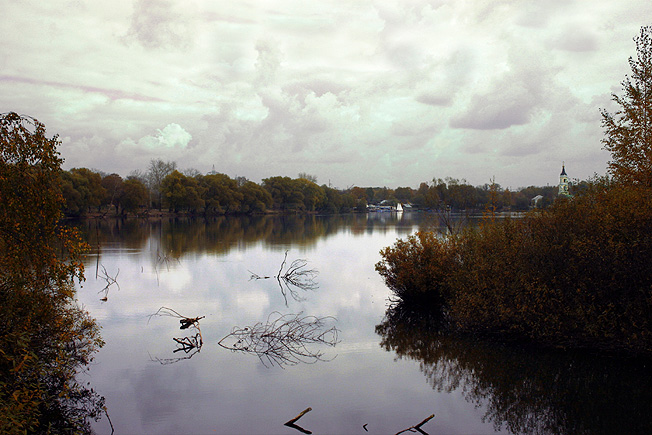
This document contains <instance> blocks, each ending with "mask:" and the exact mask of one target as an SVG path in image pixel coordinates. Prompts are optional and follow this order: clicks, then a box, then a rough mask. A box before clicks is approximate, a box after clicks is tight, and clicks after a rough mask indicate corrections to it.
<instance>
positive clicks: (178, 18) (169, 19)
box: [127, 0, 191, 49]
mask: <svg viewBox="0 0 652 435" xmlns="http://www.w3.org/2000/svg"><path fill="white" fill-rule="evenodd" d="M182 3H183V7H181V6H182V5H181V4H180V3H179V2H174V1H172V0H156V1H149V0H138V1H136V2H135V3H134V11H133V14H132V16H131V25H130V27H129V31H128V34H127V35H128V38H130V39H134V40H136V41H138V42H139V43H140V44H141V45H142V46H143V47H145V48H150V49H151V48H165V47H168V48H169V47H174V48H184V47H187V46H188V45H189V43H190V34H191V23H190V22H189V21H190V20H189V19H188V18H187V16H186V13H187V8H188V7H189V5H191V3H190V2H182Z"/></svg>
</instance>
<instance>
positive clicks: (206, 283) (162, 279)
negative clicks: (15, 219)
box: [79, 216, 493, 434]
mask: <svg viewBox="0 0 652 435" xmlns="http://www.w3.org/2000/svg"><path fill="white" fill-rule="evenodd" d="M382 219H387V218H386V217H384V216H383V217H382ZM411 228H412V226H411V225H405V226H400V227H398V229H397V227H396V226H383V225H380V226H374V230H373V231H365V232H363V233H354V232H353V231H351V230H350V229H349V228H347V227H343V228H340V230H339V231H338V232H337V233H335V234H330V235H329V236H328V237H326V238H321V239H317V240H316V241H315V242H313V243H310V244H308V245H306V244H303V243H301V241H300V240H299V241H287V242H286V244H285V245H283V244H281V243H277V244H275V245H274V246H272V247H271V246H270V245H267V244H265V243H264V242H262V241H260V242H256V243H248V244H247V245H246V246H245V244H242V245H240V248H238V249H233V250H231V251H229V252H226V253H223V254H219V255H217V254H205V253H195V252H190V253H186V254H184V255H182V257H181V258H179V261H178V262H177V261H170V262H168V264H161V263H157V261H156V246H157V245H158V243H157V242H156V241H152V240H150V242H149V243H146V244H145V245H144V246H145V248H144V249H143V250H141V251H134V250H133V249H131V250H127V249H124V250H122V249H120V248H119V245H117V244H116V245H113V246H112V249H110V250H109V249H103V250H102V255H101V258H100V260H99V263H100V264H101V265H103V266H104V267H105V268H106V271H107V273H108V274H109V275H111V276H114V275H115V274H116V273H117V271H118V269H119V274H118V283H119V284H120V289H119V290H118V289H117V287H115V286H112V287H111V288H110V289H109V293H108V301H107V302H101V301H100V300H99V299H100V297H101V296H102V295H101V294H98V293H97V292H98V291H99V290H101V289H102V288H103V287H104V285H105V283H104V282H103V281H102V280H101V279H99V280H96V279H95V270H94V265H93V264H89V265H88V266H87V272H86V275H87V277H88V280H87V281H86V282H85V283H84V285H83V288H81V289H80V291H79V299H80V302H81V303H82V304H83V305H85V307H86V308H87V309H88V310H89V311H90V312H91V313H92V314H93V315H94V316H95V317H96V318H98V319H99V321H100V323H101V325H102V327H103V329H102V335H103V338H104V339H105V341H106V345H105V347H104V348H103V349H102V350H101V351H100V352H99V353H98V355H97V358H96V364H95V365H94V366H93V367H92V368H91V370H90V376H91V380H92V383H93V386H94V387H95V388H96V389H97V390H98V391H99V392H100V394H103V395H104V396H105V397H106V398H107V406H108V409H109V415H110V416H111V419H112V421H113V424H114V426H115V428H116V433H247V434H249V433H297V432H296V431H295V430H293V429H291V428H287V427H285V426H283V423H284V422H285V421H287V420H289V419H290V418H292V417H294V416H296V415H297V414H298V413H299V412H300V411H302V410H303V409H305V408H307V407H308V406H310V407H312V409H313V411H312V412H310V413H308V414H306V415H305V416H304V417H303V418H302V419H301V420H300V421H299V422H298V423H297V424H299V425H300V426H302V427H304V428H306V429H309V430H311V431H313V432H314V433H362V432H364V429H362V426H363V425H364V424H367V429H368V430H369V433H389V432H391V433H396V432H398V431H400V430H402V429H405V428H407V427H410V426H412V425H414V424H417V423H419V422H420V421H422V420H423V419H424V418H426V417H427V416H428V415H430V414H432V413H434V414H436V417H435V419H433V420H431V421H430V422H429V423H428V424H427V426H424V429H426V430H428V429H429V430H430V432H431V433H441V432H446V433H487V432H492V431H493V430H492V427H491V425H488V424H483V423H482V422H481V418H482V415H483V411H482V410H481V409H475V408H474V405H473V404H470V403H467V402H466V401H464V399H463V398H462V396H461V393H458V392H453V393H450V394H446V393H437V392H435V391H433V390H432V389H431V388H430V387H429V386H428V384H427V382H426V379H425V378H424V376H423V374H422V373H421V372H420V370H419V365H418V363H416V362H413V361H405V360H395V355H394V354H392V353H387V352H385V351H383V350H381V349H380V347H379V345H378V343H379V337H378V336H377V335H376V334H375V332H374V326H375V325H377V324H378V323H380V321H381V320H382V318H383V315H384V310H385V308H386V301H387V298H388V296H389V291H388V290H387V288H386V287H385V286H384V284H383V282H382V279H381V278H380V276H379V275H378V274H377V273H376V272H375V270H374V264H375V263H376V262H377V261H378V260H379V259H380V256H379V251H380V249H381V248H383V247H385V246H388V245H391V244H392V243H393V242H394V241H395V239H396V238H397V237H404V236H405V234H407V233H408V232H409V231H410V229H411ZM150 249H151V250H150ZM286 249H287V250H288V262H291V261H292V260H294V259H297V258H304V259H306V260H308V267H309V268H314V269H316V270H318V271H319V275H318V276H317V282H318V283H319V288H318V289H317V290H314V291H311V290H308V291H306V292H302V291H301V290H299V292H300V294H301V295H302V296H304V297H305V300H303V301H295V300H293V299H292V298H290V297H288V307H286V306H285V301H284V298H283V296H282V294H281V292H280V289H279V287H278V283H277V282H276V280H275V279H267V280H250V279H249V277H250V275H251V273H252V272H253V273H256V274H258V275H261V276H272V275H275V274H277V272H278V269H279V266H280V264H281V262H282V261H283V256H284V252H285V250H286ZM162 306H165V307H168V308H171V309H174V310H176V311H178V312H179V313H181V314H182V315H184V316H188V317H195V316H206V317H205V318H204V319H202V320H201V323H200V324H201V331H202V335H203V338H204V346H203V348H202V349H201V352H200V353H198V354H196V355H194V356H193V358H191V359H189V360H184V361H180V362H178V363H175V364H170V365H161V364H158V363H156V362H153V361H151V358H161V359H165V358H173V357H178V356H184V354H183V353H182V352H179V353H176V354H174V353H172V351H173V350H174V348H175V343H174V342H173V341H172V337H182V336H186V335H190V333H187V332H186V331H181V330H179V322H178V319H175V318H172V317H152V318H150V319H149V321H148V315H150V314H152V313H154V312H156V311H157V310H158V309H159V308H160V307H162ZM273 311H279V312H280V313H283V314H285V313H298V312H303V313H304V314H306V315H313V316H334V317H336V318H337V321H338V322H337V327H338V329H340V331H341V332H340V339H341V343H339V344H338V345H337V346H336V347H335V348H330V347H324V348H321V349H320V350H322V351H323V352H324V358H325V359H329V358H332V357H335V359H333V360H332V361H330V362H318V363H316V364H310V365H308V364H303V365H298V366H293V367H287V368H286V369H285V370H283V369H281V368H278V367H272V368H265V367H264V366H263V365H262V364H261V363H260V361H259V360H258V359H257V358H256V357H255V356H253V355H249V354H241V353H233V352H230V351H228V350H225V349H223V348H221V347H219V346H218V345H217V342H218V341H219V340H220V339H221V338H222V337H224V336H225V335H226V334H228V333H229V332H230V331H231V329H232V328H233V327H234V326H240V327H243V326H248V325H253V324H255V323H257V322H262V321H265V320H266V319H267V316H268V315H269V314H270V313H271V312H273ZM107 427H108V423H106V421H103V422H100V423H99V424H98V425H97V430H98V431H99V432H100V433H104V432H106V429H107ZM365 433H366V432H365Z"/></svg>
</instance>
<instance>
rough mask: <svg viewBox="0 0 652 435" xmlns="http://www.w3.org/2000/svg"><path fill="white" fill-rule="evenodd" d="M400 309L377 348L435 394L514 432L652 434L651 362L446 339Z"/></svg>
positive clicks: (391, 313)
mask: <svg viewBox="0 0 652 435" xmlns="http://www.w3.org/2000/svg"><path fill="white" fill-rule="evenodd" d="M441 331H442V324H441V322H440V319H427V318H424V317H423V316H421V315H419V314H416V313H414V312H410V310H409V309H407V308H406V307H404V306H402V305H396V306H394V307H392V308H390V309H389V310H388V311H387V313H386V317H385V319H384V320H383V322H382V323H381V324H379V325H377V326H376V332H377V333H378V334H379V335H380V336H381V337H382V340H381V346H382V347H383V348H384V349H385V350H386V351H391V352H395V353H396V355H397V356H398V358H399V359H412V360H416V361H418V362H419V366H420V369H421V372H422V373H423V374H424V375H425V377H426V379H427V381H428V383H429V384H430V385H431V386H432V388H433V389H435V390H437V391H439V392H441V391H446V392H452V391H455V390H461V391H462V392H463V394H464V397H465V399H466V400H467V401H469V402H473V403H474V404H476V406H482V407H484V408H485V409H486V413H485V416H484V419H485V420H486V421H489V422H491V423H493V425H494V428H495V430H500V429H502V428H506V429H508V430H509V431H510V432H511V433H527V434H531V433H542V434H548V433H550V434H580V433H592V434H593V433H605V434H613V433H652V419H651V418H650V415H652V382H651V381H650V376H649V370H650V363H649V361H647V362H646V361H633V360H622V359H617V358H607V357H599V356H596V355H586V354H581V353H570V352H561V351H542V350H540V349H532V348H525V347H522V346H516V345H510V344H499V343H494V342H488V341H479V340H472V339H470V338H461V337H455V336H452V335H448V334H446V333H444V332H441Z"/></svg>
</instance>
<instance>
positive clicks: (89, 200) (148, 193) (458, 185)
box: [61, 160, 579, 217]
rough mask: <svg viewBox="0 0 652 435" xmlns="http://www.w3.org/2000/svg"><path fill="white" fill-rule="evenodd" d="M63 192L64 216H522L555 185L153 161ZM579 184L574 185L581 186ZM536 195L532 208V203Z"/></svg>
mask: <svg viewBox="0 0 652 435" xmlns="http://www.w3.org/2000/svg"><path fill="white" fill-rule="evenodd" d="M61 183H62V192H63V196H64V199H65V207H64V213H65V214H66V215H67V216H74V217H80V216H87V215H89V214H99V215H107V214H110V215H121V216H124V215H128V214H129V215H140V214H147V213H149V212H150V211H151V210H159V211H163V210H164V211H167V212H173V213H188V214H196V215H222V214H254V213H266V212H269V211H279V212H320V213H348V212H354V211H358V212H364V211H366V210H367V206H368V205H371V204H374V205H378V204H385V205H391V206H396V204H398V203H402V204H409V205H411V206H412V208H413V209H417V210H428V209H435V210H440V209H446V210H456V211H463V210H465V211H473V210H485V209H487V207H491V208H492V210H493V211H525V210H528V209H530V208H532V207H535V206H536V207H541V208H545V207H547V206H548V205H549V204H551V203H552V202H553V201H554V199H555V197H556V194H557V187H556V186H555V187H552V186H546V187H534V186H530V187H526V188H521V189H519V190H516V191H511V190H509V189H503V188H502V187H501V186H500V185H499V184H496V183H493V182H492V183H487V184H484V185H482V186H472V185H470V184H468V183H467V182H466V180H459V179H454V178H446V179H441V178H437V179H433V180H432V181H431V182H423V183H421V184H420V185H419V187H418V188H417V189H414V188H411V187H398V188H396V189H391V188H388V187H358V186H354V187H349V188H347V189H334V188H332V187H329V186H327V185H325V184H323V185H319V184H317V182H316V178H315V177H313V176H311V175H308V174H299V175H298V177H297V178H294V179H293V178H290V177H281V176H277V177H270V178H265V179H263V180H262V183H260V184H258V183H255V182H253V181H249V180H247V179H246V178H244V177H235V178H231V177H229V176H228V175H225V174H221V173H216V172H210V173H208V174H205V175H203V174H201V173H199V172H198V171H196V170H187V171H183V172H180V171H178V170H177V167H176V163H174V162H164V161H162V160H152V161H151V162H150V166H149V168H148V170H147V172H142V171H135V172H133V173H132V174H131V175H129V176H128V177H127V178H122V177H121V176H120V175H118V174H105V173H102V172H100V171H95V170H91V169H87V168H74V169H71V170H69V171H63V172H62V176H61ZM578 186H579V185H578ZM535 197H538V198H539V199H538V200H537V201H536V202H535V201H533V199H534V198H535Z"/></svg>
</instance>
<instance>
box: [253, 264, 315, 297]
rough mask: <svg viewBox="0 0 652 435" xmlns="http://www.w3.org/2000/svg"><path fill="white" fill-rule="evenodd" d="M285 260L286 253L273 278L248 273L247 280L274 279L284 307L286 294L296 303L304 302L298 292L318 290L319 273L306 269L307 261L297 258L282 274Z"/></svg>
mask: <svg viewBox="0 0 652 435" xmlns="http://www.w3.org/2000/svg"><path fill="white" fill-rule="evenodd" d="M287 258H288V251H285V257H284V258H283V262H282V263H281V267H280V268H279V271H278V274H277V275H275V276H260V275H258V274H256V273H253V272H252V271H249V273H251V277H250V278H249V279H250V280H252V279H256V280H258V279H270V278H276V281H277V282H278V285H279V287H280V288H281V294H282V295H283V298H284V299H285V306H287V305H288V298H287V295H288V293H289V294H290V296H291V297H292V299H294V300H295V301H297V302H300V301H302V300H304V298H302V297H301V296H300V295H299V292H298V291H297V289H299V290H304V291H306V290H316V289H317V288H319V284H317V282H316V281H315V279H316V278H317V275H319V272H318V271H317V270H315V269H306V266H307V265H308V260H305V259H303V258H299V259H296V260H294V261H293V262H292V263H290V265H289V266H288V268H287V269H286V270H285V273H284V272H283V269H284V267H285V264H286V263H287Z"/></svg>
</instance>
